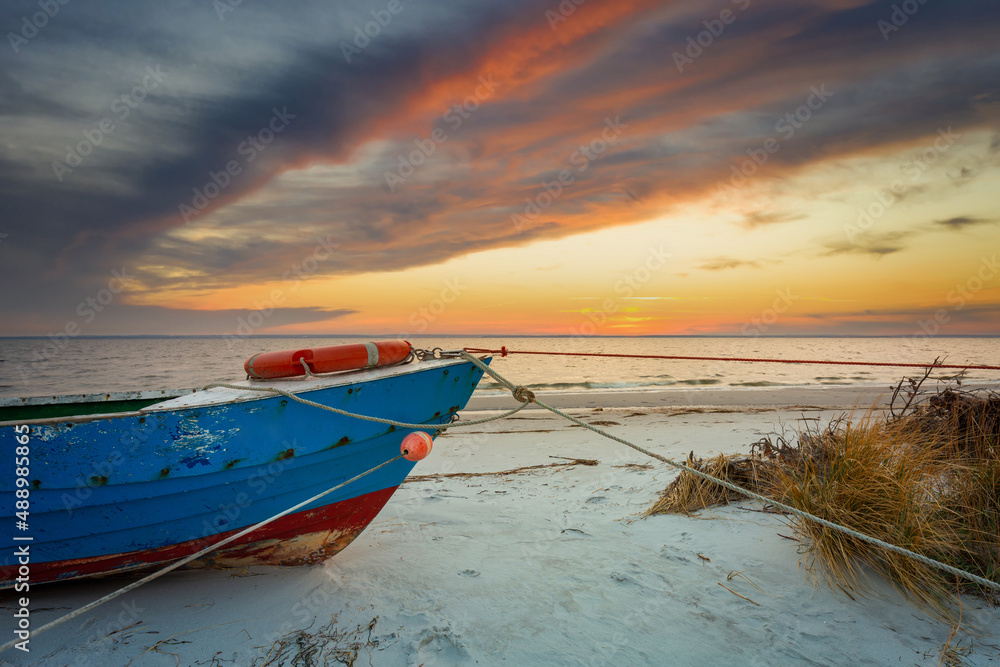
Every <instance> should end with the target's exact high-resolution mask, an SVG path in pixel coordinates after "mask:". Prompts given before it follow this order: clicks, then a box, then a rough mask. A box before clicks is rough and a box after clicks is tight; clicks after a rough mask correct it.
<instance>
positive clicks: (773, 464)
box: [647, 378, 1000, 622]
mask: <svg viewBox="0 0 1000 667" xmlns="http://www.w3.org/2000/svg"><path fill="white" fill-rule="evenodd" d="M924 379H926V378H923V379H919V380H907V381H905V382H901V383H900V384H899V385H898V386H897V387H896V390H895V391H894V393H893V398H892V402H891V407H890V409H889V410H888V411H887V412H876V411H868V412H866V413H864V414H862V415H861V416H842V417H840V418H838V419H835V420H833V421H832V422H831V423H830V424H829V425H828V426H827V427H826V428H824V429H820V430H816V429H813V430H811V431H810V430H807V431H806V432H803V433H801V434H799V435H798V438H797V441H796V442H795V443H794V444H792V443H789V442H788V441H787V440H785V439H784V438H783V437H782V436H771V437H767V438H764V439H762V440H761V441H759V442H757V443H754V445H753V447H752V449H751V454H750V455H749V456H728V457H727V456H722V455H719V456H718V457H716V458H714V459H710V460H701V459H695V458H694V457H693V455H692V456H691V457H689V459H688V465H690V466H693V467H695V468H696V469H698V470H700V471H703V472H707V473H709V474H712V475H714V476H717V477H720V478H722V479H726V480H729V481H732V482H734V483H736V484H737V485H739V486H741V487H743V488H746V489H748V490H752V491H756V492H758V493H761V494H763V495H766V496H768V497H770V498H774V499H775V500H778V501H781V502H783V503H786V504H788V505H790V506H792V507H795V508H797V509H801V510H803V511H806V512H809V513H810V514H813V515H815V516H818V517H821V518H824V519H827V520H829V521H832V522H834V523H837V524H840V525H843V526H847V527H849V528H852V529H854V530H856V531H859V532H862V533H865V534H867V535H870V536H873V537H876V538H879V539H881V540H883V541H886V542H889V543H892V544H895V545H898V546H901V547H904V548H906V549H909V550H911V551H914V552H917V553H920V554H923V555H926V556H929V557H931V558H934V559H936V560H939V561H942V562H944V563H947V564H949V565H953V566H955V567H959V568H962V569H965V570H968V571H970V572H972V573H974V574H977V575H979V576H981V577H985V578H987V579H991V580H993V581H997V580H998V579H1000V442H998V434H1000V396H998V395H997V394H996V393H994V392H990V391H985V392H984V391H979V392H966V391H963V390H962V389H961V386H960V385H957V386H948V387H945V388H941V389H938V390H937V391H934V392H926V391H924V390H923V389H922V385H923V380H924ZM713 487H714V488H713ZM735 496H736V494H735V493H733V492H730V491H728V490H726V489H723V488H721V487H719V486H716V485H712V484H711V483H709V482H706V481H703V480H701V479H698V478H696V477H695V476H694V475H691V474H689V473H686V472H682V473H681V474H680V475H679V476H678V477H677V478H675V479H674V480H673V481H672V482H671V483H670V485H669V486H668V487H667V488H666V489H665V490H664V492H663V494H662V495H661V497H660V498H659V500H658V501H657V502H656V503H655V504H654V505H653V506H652V507H651V508H650V509H649V510H648V512H647V513H648V514H657V513H667V512H675V513H676V512H682V513H690V512H693V511H697V510H698V509H702V508H705V507H710V506H713V505H718V504H722V503H727V502H729V501H731V500H735V499H737V498H736V497H735ZM788 521H789V522H790V523H791V524H792V526H793V527H794V529H795V531H796V532H797V533H798V534H799V535H800V536H801V537H803V538H804V540H803V543H804V545H805V549H806V555H807V559H808V565H809V567H810V570H811V569H812V566H819V568H818V569H820V570H821V571H822V572H823V573H824V574H825V575H826V577H827V578H828V580H829V581H830V583H831V584H834V585H836V586H838V587H841V588H842V589H845V590H847V591H852V592H854V593H856V594H860V595H866V594H868V593H870V592H871V591H872V590H873V586H872V583H873V582H872V579H871V577H872V576H873V575H876V576H882V577H885V578H886V579H888V580H889V581H890V582H891V583H892V584H893V586H895V587H896V588H897V589H898V590H900V591H901V592H902V593H903V594H904V595H905V596H906V597H907V598H909V599H910V600H912V601H914V602H915V603H916V604H917V605H918V606H919V607H920V608H921V609H923V610H925V611H927V612H930V613H931V614H933V615H935V616H936V617H938V618H941V619H944V620H948V621H949V622H954V621H955V620H956V619H957V617H958V615H959V613H960V611H959V603H958V598H957V595H956V593H957V592H959V591H962V592H972V593H977V594H980V595H982V596H984V597H987V598H991V599H993V600H994V601H996V595H995V593H994V592H992V591H989V590H988V589H984V588H983V587H981V586H978V585H977V584H974V583H970V582H966V581H957V580H956V578H955V577H954V576H952V575H950V574H946V573H944V572H943V571H941V570H939V569H936V568H933V567H930V566H928V565H925V564H923V563H920V562H918V561H916V560H914V559H912V558H909V557H907V556H904V555H900V554H896V553H892V552H888V551H886V550H884V549H881V548H879V547H876V546H873V545H871V544H869V543H867V542H865V541H862V540H859V539H857V538H855V537H852V536H850V535H846V534H844V533H841V532H839V531H835V530H832V529H830V528H827V527H824V526H821V525H819V524H817V523H815V522H812V521H808V520H805V519H800V518H798V517H791V516H790V517H789V518H788Z"/></svg>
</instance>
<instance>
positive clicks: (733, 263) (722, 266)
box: [698, 257, 761, 271]
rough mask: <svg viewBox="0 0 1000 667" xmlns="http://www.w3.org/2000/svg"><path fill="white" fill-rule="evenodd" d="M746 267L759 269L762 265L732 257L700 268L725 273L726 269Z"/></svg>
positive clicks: (719, 258)
mask: <svg viewBox="0 0 1000 667" xmlns="http://www.w3.org/2000/svg"><path fill="white" fill-rule="evenodd" d="M744 266H746V267H750V268H752V269H759V268H760V267H761V263H760V262H757V261H752V260H745V259H734V258H732V257H717V258H715V259H712V260H709V261H707V262H705V263H704V264H701V265H700V266H699V267H698V268H699V269H702V270H703V271H725V270H726V269H738V268H741V267H744Z"/></svg>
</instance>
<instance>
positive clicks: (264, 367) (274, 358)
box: [243, 340, 413, 380]
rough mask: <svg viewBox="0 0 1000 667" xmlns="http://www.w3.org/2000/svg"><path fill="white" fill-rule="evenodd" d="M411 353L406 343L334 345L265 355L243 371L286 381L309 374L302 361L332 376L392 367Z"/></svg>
mask: <svg viewBox="0 0 1000 667" xmlns="http://www.w3.org/2000/svg"><path fill="white" fill-rule="evenodd" d="M412 351H413V347H412V346H411V345H410V343H409V342H407V341H405V340H386V341H381V342H378V343H353V344H350V345H331V346H329V347H313V348H306V349H303V350H282V351H281V352H262V353H260V354H255V355H253V356H252V357H250V358H249V359H247V360H246V363H244V364H243V368H244V369H246V372H247V375H248V376H250V377H252V378H255V379H257V380H266V379H271V378H287V377H295V376H298V375H305V374H306V372H305V369H304V368H303V367H302V361H300V360H304V361H305V362H306V364H308V365H309V370H310V371H312V372H313V373H332V372H334V371H352V370H360V369H362V368H374V367H376V366H391V365H392V364H398V363H400V362H401V361H404V360H405V359H406V358H407V357H408V356H410V352H412Z"/></svg>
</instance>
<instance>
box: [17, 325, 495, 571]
mask: <svg viewBox="0 0 1000 667" xmlns="http://www.w3.org/2000/svg"><path fill="white" fill-rule="evenodd" d="M407 345H408V344H407ZM481 377H482V371H481V370H480V369H478V368H476V367H475V366H474V365H473V364H471V363H469V362H468V361H465V360H461V359H454V358H451V359H426V360H422V361H416V362H411V363H404V364H401V365H393V366H386V367H376V368H368V369H364V370H356V371H348V372H339V373H331V374H327V375H311V376H309V377H300V378H279V379H270V380H263V381H256V380H255V381H251V380H248V381H246V382H244V383H241V386H245V387H247V388H246V389H243V388H210V389H206V390H199V391H188V392H174V393H173V394H164V393H162V392H157V393H153V394H152V395H151V394H150V393H142V392H131V393H117V394H115V393H109V394H100V395H82V396H72V397H45V398H41V399H7V400H5V401H3V402H2V403H0V420H2V421H0V446H2V450H0V451H3V452H6V453H8V454H9V455H10V456H9V458H10V459H11V460H10V463H9V464H8V466H7V467H6V469H5V470H4V472H3V473H2V483H0V522H2V527H0V533H2V534H4V535H7V536H13V537H14V538H15V542H14V545H15V547H16V549H15V548H11V549H5V552H6V556H5V558H4V562H3V563H2V567H0V588H9V587H11V586H12V585H14V583H15V581H16V579H17V576H18V568H19V567H21V565H20V564H19V562H18V561H19V558H18V556H16V555H14V554H15V553H16V551H21V552H22V553H23V548H24V547H27V550H28V552H29V553H30V557H29V558H27V560H29V561H30V565H29V567H30V581H31V583H33V584H34V583H43V582H50V581H58V580H65V579H72V578H76V577H83V576H91V575H99V574H108V573H114V572H123V571H128V570H133V569H143V568H148V567H151V566H155V565H161V564H166V563H169V562H171V561H174V560H177V559H179V558H183V557H185V556H188V555H191V554H193V553H196V552H197V551H199V550H201V549H203V548H204V547H206V546H208V545H209V544H212V543H214V542H217V541H219V540H221V539H223V538H225V537H227V536H230V535H233V534H235V533H237V532H238V531H240V530H242V529H244V528H247V527H249V526H252V525H254V524H256V523H258V522H260V521H262V520H264V519H266V518H269V517H272V516H273V515H275V514H278V513H279V512H281V511H283V510H285V509H287V508H289V507H292V506H293V505H295V504H297V503H299V502H301V501H303V500H306V499H308V498H311V497H312V496H314V495H316V494H318V493H320V492H322V491H324V490H326V489H329V488H331V487H333V486H335V485H336V484H338V483H340V482H343V481H345V480H348V479H350V478H352V477H354V476H356V475H358V474H360V473H362V472H364V471H367V470H370V469H371V468H373V467H375V466H377V465H378V464H380V463H383V462H385V461H387V460H389V459H392V458H393V457H396V456H398V455H399V452H400V443H401V441H402V439H403V437H404V436H405V435H407V434H408V433H410V432H412V429H411V430H408V429H397V428H395V427H393V426H386V425H384V424H379V423H373V422H369V421H361V420H358V419H355V418H351V417H346V416H342V415H338V414H334V413H331V412H327V411H324V410H321V409H318V408H316V407H312V406H308V405H304V404H302V403H299V402H297V401H295V400H289V398H288V397H286V396H281V395H274V394H271V393H262V392H260V391H254V390H252V389H251V387H258V388H259V387H262V386H268V387H276V388H279V389H282V390H285V391H288V392H291V393H293V394H295V395H296V396H299V397H301V398H304V399H308V400H311V401H315V402H318V403H321V404H323V405H326V406H331V407H334V408H339V409H342V410H346V411H348V412H352V413H357V414H362V415H370V416H377V417H383V418H386V419H392V420H395V421H400V422H407V423H413V424H426V425H427V428H425V429H422V430H425V431H426V432H429V433H431V434H432V435H434V434H436V433H435V428H434V427H435V425H437V424H442V423H445V422H448V421H451V420H452V419H453V417H454V416H455V414H456V413H457V412H458V411H459V410H460V409H462V408H464V407H465V404H466V402H467V401H468V400H469V397H470V396H471V394H472V392H473V390H474V389H475V388H476V385H477V384H478V382H479V379H480V378H481ZM25 435H27V438H25V437H24V436H25ZM19 436H20V440H21V442H23V441H25V440H26V441H27V444H20V443H19V440H18V438H19ZM18 447H26V449H21V450H18V449H17V448H18ZM15 452H27V454H26V459H27V460H26V461H23V463H25V465H23V466H22V465H18V466H17V468H20V469H19V470H16V471H15V468H14V467H13V466H12V465H10V464H11V463H14V461H13V458H14V456H13V454H14V453H15ZM414 465H415V464H414V463H413V462H411V461H408V460H405V459H400V460H397V461H395V462H393V463H391V464H390V465H387V466H386V467H384V468H381V469H380V470H378V471H376V472H373V473H371V474H369V475H367V476H365V477H363V478H362V479H360V480H358V481H356V482H353V483H351V484H349V485H347V486H346V487H344V488H343V489H340V490H339V491H337V492H334V493H333V494H331V495H329V496H326V497H324V498H322V499H321V500H319V501H317V502H315V503H313V504H312V505H308V506H306V507H304V508H303V509H301V510H300V511H297V512H295V513H293V514H289V515H287V516H285V517H283V518H281V519H279V520H277V521H275V522H273V523H271V524H268V525H267V526H265V527H263V528H260V529H258V530H257V531H254V532H252V533H250V534H249V535H247V536H245V537H243V538H240V539H239V540H238V541H236V542H233V543H231V544H229V545H227V546H225V547H223V548H222V549H220V550H218V551H216V552H212V553H211V554H210V555H209V556H207V557H205V558H204V559H200V560H197V561H195V562H194V563H193V564H192V565H194V566H199V565H200V566H243V565H249V564H274V565H303V564H309V563H315V562H318V561H321V560H323V559H326V558H328V557H330V556H332V555H333V554H335V553H336V552H338V551H340V550H341V549H343V548H344V547H345V546H347V545H348V544H349V543H350V542H351V541H352V540H353V539H354V538H355V537H357V536H358V534H360V532H361V531H362V530H363V529H364V528H365V527H366V526H367V525H368V524H369V523H370V522H371V520H372V519H373V518H374V517H375V515H376V514H378V512H379V511H380V510H381V509H382V507H383V506H384V505H385V503H386V502H387V501H388V500H389V498H390V497H391V496H392V494H393V492H394V491H395V490H396V488H397V487H398V486H399V484H400V483H401V482H402V481H403V479H404V478H405V477H406V475H407V474H408V473H409V472H410V470H412V468H413V466H414ZM18 479H22V480H24V481H21V482H18V481H17V480H18ZM19 484H20V485H21V486H18V485H19ZM17 488H24V489H27V493H22V494H21V495H22V496H24V495H27V498H26V500H27V503H26V504H22V505H19V506H18V505H16V502H17V499H16V489H17ZM22 508H26V509H24V510H22ZM22 511H23V512H26V513H25V514H21V515H18V512H22ZM22 520H23V523H21V522H22ZM8 539H9V537H8ZM21 560H22V561H23V560H25V559H24V558H23V557H22V558H21ZM22 573H23V570H22Z"/></svg>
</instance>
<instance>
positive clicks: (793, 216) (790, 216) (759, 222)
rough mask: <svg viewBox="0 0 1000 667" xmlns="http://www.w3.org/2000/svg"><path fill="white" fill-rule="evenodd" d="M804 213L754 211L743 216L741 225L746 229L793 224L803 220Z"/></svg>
mask: <svg viewBox="0 0 1000 667" xmlns="http://www.w3.org/2000/svg"><path fill="white" fill-rule="evenodd" d="M805 217H806V215H805V214H804V213H790V212H788V211H767V212H765V211H754V212H753V213H747V214H746V215H744V216H743V224H745V225H746V226H747V227H750V228H753V227H760V226H763V225H773V224H775V223H779V222H794V221H796V220H803V219H805Z"/></svg>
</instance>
